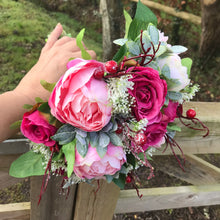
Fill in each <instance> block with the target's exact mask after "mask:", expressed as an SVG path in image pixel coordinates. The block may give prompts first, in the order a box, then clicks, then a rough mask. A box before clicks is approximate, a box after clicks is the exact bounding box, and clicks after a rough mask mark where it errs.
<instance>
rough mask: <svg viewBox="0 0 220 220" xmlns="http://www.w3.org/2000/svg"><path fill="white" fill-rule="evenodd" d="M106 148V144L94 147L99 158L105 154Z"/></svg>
mask: <svg viewBox="0 0 220 220" xmlns="http://www.w3.org/2000/svg"><path fill="white" fill-rule="evenodd" d="M107 150H108V148H107V146H106V147H103V146H101V145H98V146H97V147H96V151H97V153H98V155H99V156H100V157H101V158H103V157H104V156H105V154H106V152H107Z"/></svg>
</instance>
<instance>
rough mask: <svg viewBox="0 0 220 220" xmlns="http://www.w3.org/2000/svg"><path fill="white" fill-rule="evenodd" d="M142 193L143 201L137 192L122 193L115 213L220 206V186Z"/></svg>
mask: <svg viewBox="0 0 220 220" xmlns="http://www.w3.org/2000/svg"><path fill="white" fill-rule="evenodd" d="M140 193H141V194H143V197H142V198H141V199H139V198H138V197H137V193H136V190H123V191H121V192H120V197H119V199H118V202H117V206H116V209H115V213H129V212H144V211H153V210H162V209H171V208H172V209H173V208H183V207H193V206H194V207H195V206H206V205H216V204H220V196H219V195H220V184H217V185H203V186H179V187H159V188H149V189H140Z"/></svg>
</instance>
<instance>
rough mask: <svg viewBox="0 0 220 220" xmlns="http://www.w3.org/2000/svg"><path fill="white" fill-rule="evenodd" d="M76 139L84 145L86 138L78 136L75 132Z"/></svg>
mask: <svg viewBox="0 0 220 220" xmlns="http://www.w3.org/2000/svg"><path fill="white" fill-rule="evenodd" d="M76 139H77V140H78V141H79V142H80V143H81V144H82V145H86V138H85V137H82V136H80V135H79V134H78V133H76Z"/></svg>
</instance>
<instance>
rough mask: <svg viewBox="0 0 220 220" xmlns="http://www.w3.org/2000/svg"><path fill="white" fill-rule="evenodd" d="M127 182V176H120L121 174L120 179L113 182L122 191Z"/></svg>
mask: <svg viewBox="0 0 220 220" xmlns="http://www.w3.org/2000/svg"><path fill="white" fill-rule="evenodd" d="M125 180H126V175H125V174H122V173H120V174H119V178H118V179H116V178H114V179H113V182H114V183H115V184H116V185H117V186H118V187H119V188H120V189H124V187H125Z"/></svg>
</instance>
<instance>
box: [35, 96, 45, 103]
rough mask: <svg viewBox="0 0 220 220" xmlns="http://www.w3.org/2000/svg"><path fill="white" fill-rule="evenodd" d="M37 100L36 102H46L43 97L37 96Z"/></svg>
mask: <svg viewBox="0 0 220 220" xmlns="http://www.w3.org/2000/svg"><path fill="white" fill-rule="evenodd" d="M35 102H36V103H42V102H44V100H43V99H41V98H40V97H36V98H35Z"/></svg>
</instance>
